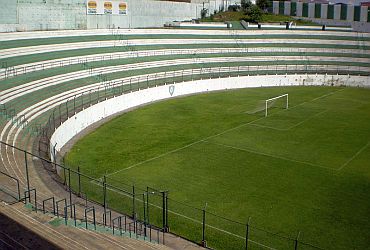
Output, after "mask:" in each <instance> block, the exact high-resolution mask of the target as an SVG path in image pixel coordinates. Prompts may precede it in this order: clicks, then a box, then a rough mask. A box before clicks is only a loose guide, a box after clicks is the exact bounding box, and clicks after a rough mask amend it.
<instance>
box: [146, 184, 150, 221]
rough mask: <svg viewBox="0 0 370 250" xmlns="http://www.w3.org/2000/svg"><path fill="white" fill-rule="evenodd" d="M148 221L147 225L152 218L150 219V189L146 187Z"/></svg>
mask: <svg viewBox="0 0 370 250" xmlns="http://www.w3.org/2000/svg"><path fill="white" fill-rule="evenodd" d="M146 219H147V224H150V218H149V187H146Z"/></svg>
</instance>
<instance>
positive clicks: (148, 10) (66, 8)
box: [0, 0, 223, 32]
mask: <svg viewBox="0 0 370 250" xmlns="http://www.w3.org/2000/svg"><path fill="white" fill-rule="evenodd" d="M125 2H127V6H128V10H127V11H128V14H127V15H87V9H86V0H63V1H61V0H45V1H44V0H17V1H15V0H11V1H10V0H0V6H1V7H2V8H1V9H0V32H10V31H33V30H57V29H61V30H63V29H86V28H89V29H96V28H118V27H120V28H139V27H163V25H164V24H165V23H166V22H170V21H184V20H191V19H194V18H199V17H200V12H201V9H202V8H203V4H202V3H203V1H202V2H201V3H180V2H169V1H155V0H126V1H125ZM222 2H223V1H222V0H212V1H205V4H204V8H206V9H209V12H208V14H210V13H213V11H214V10H217V11H218V10H219V8H220V5H222Z"/></svg>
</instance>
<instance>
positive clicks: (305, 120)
mask: <svg viewBox="0 0 370 250" xmlns="http://www.w3.org/2000/svg"><path fill="white" fill-rule="evenodd" d="M326 112H328V110H324V111H321V112H319V113H316V114H314V115H312V116H310V117H308V118H306V119H304V120H302V121H301V122H298V123H296V124H294V125H292V126H290V127H287V128H275V127H271V126H265V125H259V124H255V123H251V124H250V125H251V126H255V127H260V128H268V129H273V130H278V131H288V130H291V129H293V128H295V127H298V126H299V125H301V124H303V123H305V122H307V121H309V120H311V119H312V118H314V117H316V116H319V115H322V114H324V113H326Z"/></svg>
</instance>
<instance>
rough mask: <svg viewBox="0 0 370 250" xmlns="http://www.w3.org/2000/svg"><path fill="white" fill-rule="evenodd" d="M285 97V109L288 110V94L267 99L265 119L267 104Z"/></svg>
mask: <svg viewBox="0 0 370 250" xmlns="http://www.w3.org/2000/svg"><path fill="white" fill-rule="evenodd" d="M284 97H286V105H285V108H286V109H288V108H289V94H283V95H279V96H276V97H272V98H270V99H267V100H266V101H265V117H267V109H268V106H267V105H268V103H269V102H271V101H274V100H277V99H279V98H284Z"/></svg>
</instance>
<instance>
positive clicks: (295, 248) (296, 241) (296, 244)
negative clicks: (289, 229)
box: [294, 231, 301, 250]
mask: <svg viewBox="0 0 370 250" xmlns="http://www.w3.org/2000/svg"><path fill="white" fill-rule="evenodd" d="M300 234H301V232H300V231H299V232H298V234H297V238H296V239H295V241H294V250H297V249H298V240H299V235H300Z"/></svg>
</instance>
